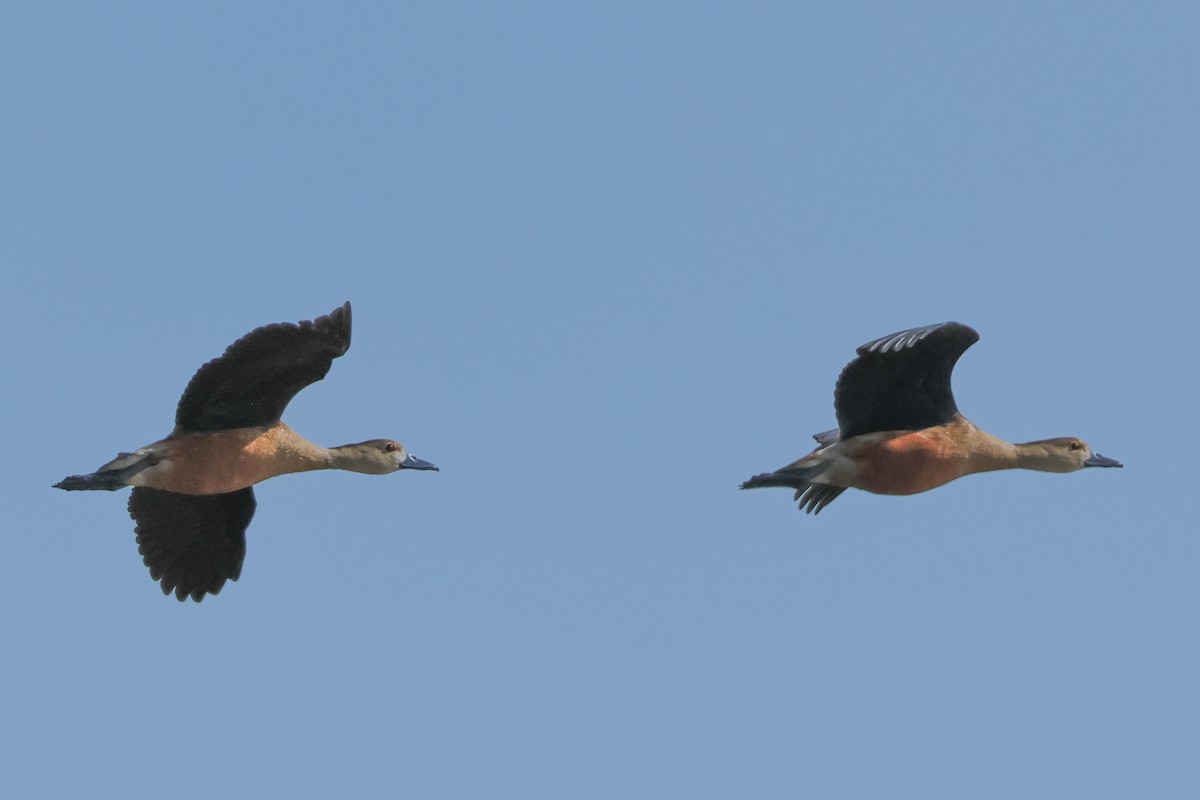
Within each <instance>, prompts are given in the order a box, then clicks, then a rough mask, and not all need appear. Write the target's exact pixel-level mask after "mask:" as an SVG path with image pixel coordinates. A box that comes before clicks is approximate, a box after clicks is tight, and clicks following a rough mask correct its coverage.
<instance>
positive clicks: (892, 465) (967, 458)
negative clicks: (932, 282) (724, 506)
mask: <svg viewBox="0 0 1200 800" xmlns="http://www.w3.org/2000/svg"><path fill="white" fill-rule="evenodd" d="M977 341H979V334H978V333H976V332H975V331H974V330H973V329H972V328H969V327H967V326H966V325H963V324H961V323H958V322H943V323H941V324H940V325H929V326H926V327H924V328H913V329H911V330H907V331H901V332H899V333H893V334H891V335H889V336H884V337H882V338H880V339H876V340H875V341H873V342H868V343H867V344H864V345H863V346H862V347H860V348H858V358H856V359H854V360H853V361H851V362H850V363H849V364H847V365H846V368H845V369H843V370H842V374H841V376H840V377H839V378H838V381H837V386H836V388H835V389H834V393H833V406H834V410H835V411H836V412H837V421H838V427H837V428H836V429H834V430H830V431H825V432H824V433H818V434H816V435H815V436H814V437H813V438H814V439H816V440H817V444H818V447H817V449H816V450H814V451H812V452H811V453H809V454H808V455H806V456H805V457H804V458H802V459H800V460H799V461H795V462H793V463H791V464H788V465H787V466H786V467H783V468H782V469H778V470H776V471H775V472H768V473H764V474H762V475H755V476H754V477H753V478H751V479H750V480H748V481H746V482H745V483H743V484H742V488H743V489H758V488H760V487H763V486H785V487H787V488H789V489H795V491H796V495H795V499H796V500H799V501H800V508H802V509H804V510H805V511H807V512H808V513H810V514H815V513H818V512H820V510H821V509H822V508H824V507H825V506H827V505H829V504H830V503H832V502H833V501H834V500H835V499H837V496H838V495H840V494H841V493H842V492H844V491H845V490H846V489H863V490H864V491H868V492H874V493H875V494H916V493H917V492H924V491H927V490H929V489H933V488H936V487H938V486H941V485H942V484H944V483H949V482H950V481H952V480H954V479H955V478H961V477H962V476H963V475H970V474H972V473H975V472H989V471H991V470H997V469H1034V470H1039V471H1042V472H1074V471H1076V470H1079V469H1083V468H1084V467H1120V466H1122V464H1121V462H1119V461H1114V460H1113V459H1111V458H1105V457H1104V456H1102V455H1100V454H1099V453H1093V452H1092V448H1090V447H1088V445H1087V444H1086V443H1085V442H1083V441H1080V440H1079V439H1075V438H1070V437H1066V438H1060V439H1043V440H1040V441H1036V442H1026V443H1024V444H1009V443H1008V442H1006V441H1004V440H1003V439H998V438H996V437H995V436H992V435H991V434H990V433H986V432H985V431H982V430H980V429H979V428H977V427H975V425H973V424H972V423H971V422H970V420H968V419H967V418H966V417H964V416H963V415H962V414H960V413H959V412H958V407H957V406H956V405H955V404H954V394H953V393H952V392H951V390H950V373H951V372H952V371H953V370H954V364H955V363H956V362H957V361H958V357H959V356H961V355H962V354H963V352H964V351H965V350H966V349H967V348H968V347H970V346H971V345H973V344H974V343H975V342H977Z"/></svg>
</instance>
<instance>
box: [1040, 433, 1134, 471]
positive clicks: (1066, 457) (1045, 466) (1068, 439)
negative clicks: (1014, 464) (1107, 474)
mask: <svg viewBox="0 0 1200 800" xmlns="http://www.w3.org/2000/svg"><path fill="white" fill-rule="evenodd" d="M1017 449H1018V451H1019V452H1020V454H1021V461H1022V462H1023V463H1022V466H1024V467H1026V468H1028V469H1036V470H1041V471H1042V472H1074V471H1076V470H1079V469H1083V468H1084V467H1123V466H1125V465H1124V464H1122V463H1121V462H1120V461H1117V460H1116V459H1112V458H1105V457H1104V456H1102V455H1100V454H1099V453H1095V452H1093V451H1092V448H1091V447H1089V446H1088V443H1087V442H1085V441H1083V440H1082V439H1076V438H1074V437H1073V436H1064V437H1061V438H1058V439H1043V440H1041V441H1038V442H1026V443H1025V444H1020V445H1017Z"/></svg>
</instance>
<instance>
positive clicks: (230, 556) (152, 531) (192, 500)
mask: <svg viewBox="0 0 1200 800" xmlns="http://www.w3.org/2000/svg"><path fill="white" fill-rule="evenodd" d="M255 505H256V503H255V501H254V490H253V489H251V488H249V487H247V488H245V489H239V490H238V491H236V492H229V493H228V494H177V493H175V492H164V491H162V490H161V489H147V488H146V487H136V488H134V490H133V492H132V493H131V494H130V495H129V515H130V516H131V517H133V519H134V521H136V522H137V527H136V528H135V529H134V532H135V533H137V542H138V552H139V553H141V554H142V560H143V561H144V562H145V564H146V566H147V567H149V568H150V577H152V578H154V580H156V581H159V582H160V583H161V584H162V590H163V594H170V593H171V591H172V590H174V591H175V597H177V598H178V599H179V600H180V602H182V601H183V600H184V599H186V598H187V597H189V596H190V597H191V598H192V599H193V600H195V601H196V602H200V601H201V600H203V599H204V595H205V594H216V593H217V592H219V591H221V587H222V586H224V585H225V581H226V580H231V581H236V580H237V579H238V576H239V575H241V574H242V559H243V558H245V557H246V526H248V525H249V524H250V519H251V518H252V517H253V516H254V508H255Z"/></svg>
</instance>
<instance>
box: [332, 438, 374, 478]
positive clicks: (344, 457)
mask: <svg viewBox="0 0 1200 800" xmlns="http://www.w3.org/2000/svg"><path fill="white" fill-rule="evenodd" d="M321 450H322V451H324V452H325V454H326V458H327V459H328V464H327V467H326V469H344V470H347V471H349V472H367V471H368V470H367V469H365V468H364V465H363V459H362V453H361V452H360V450H359V447H358V446H357V445H353V444H340V445H338V446H337V447H322V448H321Z"/></svg>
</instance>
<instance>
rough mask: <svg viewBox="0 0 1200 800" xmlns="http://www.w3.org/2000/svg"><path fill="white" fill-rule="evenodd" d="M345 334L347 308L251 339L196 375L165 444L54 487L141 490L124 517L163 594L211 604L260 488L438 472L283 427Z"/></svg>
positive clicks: (404, 455)
mask: <svg viewBox="0 0 1200 800" xmlns="http://www.w3.org/2000/svg"><path fill="white" fill-rule="evenodd" d="M350 328H351V316H350V304H349V303H346V304H344V305H343V306H342V307H340V308H337V309H334V310H333V312H331V313H330V314H328V315H326V316H324V317H318V318H317V319H315V320H313V321H311V322H301V323H298V324H296V325H292V324H290V323H280V324H277V325H267V326H265V327H262V328H258V329H256V330H254V331H252V332H250V333H248V334H247V335H245V336H243V337H242V338H241V339H239V340H238V341H236V342H234V343H233V344H232V345H230V346H229V348H228V349H227V350H226V351H225V353H224V355H222V356H221V357H220V358H217V359H214V360H212V361H210V362H208V363H207V364H205V365H204V366H202V367H201V368H200V369H199V370H198V371H197V372H196V375H195V376H194V377H193V378H192V380H191V382H189V383H188V386H187V388H186V389H185V390H184V392H183V397H182V398H181V399H180V401H179V408H178V409H177V411H176V417H175V430H173V431H172V432H171V435H170V436H168V437H167V438H165V439H161V440H159V441H157V442H154V443H153V444H149V445H147V446H145V447H142V448H139V449H138V450H136V451H134V452H132V453H122V454H121V455H119V456H117V458H115V459H114V460H112V461H110V462H109V463H107V464H105V465H104V466H102V467H101V468H100V469H98V470H97V471H96V472H94V473H91V474H90V475H74V476H71V477H69V478H66V479H64V480H63V481H61V482H60V483H57V484H55V486H56V487H57V488H60V489H68V490H77V489H106V490H115V489H120V488H123V487H125V486H133V487H135V488H134V490H133V493H132V494H131V496H130V500H129V511H130V514H131V515H132V516H133V518H134V520H135V521H136V522H137V528H136V532H137V536H138V545H139V550H140V552H141V553H142V555H143V557H144V560H145V563H146V566H148V567H149V568H150V574H151V576H152V577H153V578H154V579H155V580H159V581H161V584H162V589H163V592H164V593H170V592H171V591H172V590H173V591H174V592H175V595H176V597H178V598H179V599H180V600H183V599H184V598H186V597H189V596H190V597H191V598H192V599H194V600H197V601H199V600H201V599H203V597H204V595H205V594H206V593H207V594H216V593H217V592H219V591H220V589H221V587H222V586H223V585H224V583H225V581H226V580H237V578H238V576H239V575H240V574H241V564H242V559H243V557H244V555H245V530H246V527H247V526H248V525H249V524H250V519H251V517H252V516H253V515H254V508H255V500H254V493H253V490H252V489H251V488H250V487H252V486H253V485H254V484H256V483H259V482H261V481H264V480H267V479H268V478H273V477H276V476H278V475H285V474H288V473H291V472H305V471H308V470H316V469H341V470H350V471H353V472H362V473H366V474H371V475H383V474H387V473H389V472H395V471H397V470H401V469H421V470H436V469H437V467H435V466H434V465H433V464H430V463H429V462H427V461H422V460H421V459H419V458H415V457H413V456H412V455H410V454H409V453H408V451H407V450H405V448H404V446H403V445H401V444H400V443H398V442H396V441H393V440H391V439H371V440H369V441H366V442H360V443H357V444H348V445H341V446H339V447H322V446H320V445H317V444H314V443H312V442H310V441H308V440H307V439H305V438H303V437H302V436H300V435H299V434H297V433H296V432H295V431H293V430H292V429H291V428H289V427H288V426H287V425H285V424H284V423H283V422H282V421H281V420H280V416H281V415H282V414H283V411H284V409H285V408H286V407H287V404H288V402H289V401H290V400H291V399H292V397H294V396H295V395H296V393H297V392H299V391H300V390H301V389H303V388H304V387H305V386H307V385H309V384H310V383H313V382H314V381H318V380H321V378H323V377H324V376H325V374H326V373H327V372H328V371H329V367H330V365H331V364H332V362H333V359H335V358H337V357H338V356H341V355H343V354H344V353H345V352H346V351H347V350H348V349H349V348H350Z"/></svg>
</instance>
